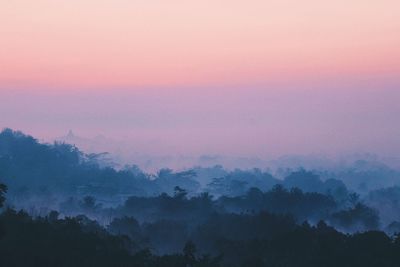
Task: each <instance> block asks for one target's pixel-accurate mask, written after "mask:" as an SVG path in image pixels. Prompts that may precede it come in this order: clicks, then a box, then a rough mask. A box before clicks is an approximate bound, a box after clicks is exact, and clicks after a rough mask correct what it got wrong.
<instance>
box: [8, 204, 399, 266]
mask: <svg viewBox="0 0 400 267" xmlns="http://www.w3.org/2000/svg"><path fill="white" fill-rule="evenodd" d="M243 216H244V215H243ZM246 216H247V219H244V218H241V215H235V216H231V217H229V220H230V222H224V223H223V222H218V221H211V222H210V225H204V226H203V228H202V231H203V232H202V235H203V238H205V239H208V242H210V243H213V245H214V246H213V247H214V248H213V250H214V251H213V253H212V256H202V255H201V254H202V253H201V252H199V251H198V249H197V245H198V244H196V242H191V241H188V242H187V243H186V245H185V246H184V248H182V252H181V253H177V254H169V255H155V254H153V253H152V252H151V251H150V250H149V249H144V250H143V249H140V250H137V246H135V240H131V239H129V238H128V237H126V236H120V235H117V236H112V235H110V234H109V233H107V232H106V231H105V230H104V229H103V228H102V227H100V226H98V225H97V226H96V225H92V226H91V225H90V224H86V225H85V224H84V222H83V220H79V219H77V218H65V219H57V218H56V217H55V216H52V217H51V218H50V217H46V218H36V219H33V218H31V217H30V216H29V215H28V214H26V213H25V212H22V211H20V212H16V211H14V210H11V209H8V210H6V211H5V212H3V213H2V214H1V215H0V222H1V223H2V224H3V225H4V229H5V234H4V235H3V237H2V238H1V239H0V266H10V267H12V266H28V267H29V266H41V267H43V266H52V267H53V266H65V267H67V266H68V267H69V266H74V267H75V266H85V267H86V266H112V267H114V266H141V267H167V266H168V267H169V266H171V267H172V266H174V267H188V266H192V267H201V266H202V267H218V266H265V267H275V266H276V267H278V266H287V267H292V266H293V267H301V266H307V267H314V266H315V267H320V266H328V267H329V266H332V267H336V266H349V267H350V266H351V267H354V266H363V267H369V266H371V267H372V266H374V267H375V266H376V267H386V266H387V267H392V266H393V267H395V266H400V239H399V238H398V237H395V238H393V239H392V238H389V237H388V236H387V235H385V234H384V233H383V232H378V231H370V232H364V233H358V234H354V235H345V234H342V233H340V232H337V231H336V230H335V229H334V228H332V227H329V226H327V225H326V224H325V223H324V222H322V221H321V222H319V223H318V224H317V225H316V226H310V225H309V224H308V223H304V224H302V225H294V224H293V223H291V222H290V219H289V218H287V217H283V216H275V215H273V214H264V215H261V217H260V216H258V217H259V218H257V216H256V215H255V216H256V217H255V218H254V219H251V218H248V215H246ZM260 218H261V219H260ZM222 219H223V218H219V219H218V220H222ZM226 219H228V218H226ZM232 220H233V221H232ZM262 221H264V223H262V224H259V222H262ZM268 221H271V222H273V223H266V222H268ZM280 222H281V223H280ZM284 222H286V223H284ZM233 225H236V226H233ZM221 226H223V227H228V226H229V227H239V228H240V227H242V229H239V228H237V230H238V231H242V233H241V236H240V237H239V238H234V237H232V236H231V237H230V238H226V237H227V236H226V235H225V236H224V235H223V234H219V235H218V234H217V232H218V229H219V231H225V232H226V231H231V230H232V231H233V230H234V228H232V229H231V230H230V229H226V230H224V229H221V228H219V227H221ZM246 227H247V228H248V229H246ZM249 227H252V228H254V227H257V228H258V229H256V230H252V229H249ZM264 228H265V229H264ZM267 228H270V229H267ZM276 229H280V230H279V231H277V230H276ZM216 231H217V232H216ZM255 231H260V232H261V231H263V232H265V233H266V234H265V235H264V236H262V235H261V236H254V235H253V236H251V235H249V236H247V237H246V234H245V233H246V232H247V233H251V232H255ZM268 231H270V232H271V234H267V232H268Z"/></svg>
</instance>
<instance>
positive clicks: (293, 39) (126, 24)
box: [0, 0, 400, 155]
mask: <svg viewBox="0 0 400 267" xmlns="http://www.w3.org/2000/svg"><path fill="white" fill-rule="evenodd" d="M399 85H400V1H398V0H352V1H349V0H346V1H345V0H337V1H321V0H303V1H298V0H291V1H289V0H279V1H278V0H271V1H267V0H263V1H261V0H260V1H258V0H249V1H238V0H231V1H227V0H220V1H215V0H214V1H208V0H204V1H181V0H180V1H178V0H169V1H161V0H159V1H156V0H96V1H94V0H79V1H78V0H36V1H30V0H29V1H28V0H13V1H5V0H0V112H1V116H0V127H13V128H16V129H21V130H24V131H26V132H30V133H33V134H37V135H39V136H43V137H51V136H57V135H61V134H63V133H64V132H66V131H67V130H69V129H73V130H75V132H77V133H82V134H84V135H87V136H90V135H96V134H97V133H102V134H107V135H109V136H112V137H115V138H119V137H122V136H130V137H131V138H133V139H134V138H139V137H140V138H141V140H142V141H143V140H146V141H148V142H149V143H151V142H153V141H154V140H157V142H153V143H157V144H158V145H159V146H161V145H163V147H164V150H165V151H168V150H169V149H170V151H172V152H182V153H185V152H195V153H204V152H207V151H210V152H211V153H228V154H229V153H231V154H246V155H265V154H268V153H272V154H274V155H277V154H284V153H296V152H298V153H303V152H304V153H309V152H320V151H328V152H329V151H333V152H338V151H344V150H354V151H355V150H364V151H370V152H379V153H387V154H391V155H395V154H396V153H397V151H398V149H400V144H399V138H400V137H399V136H400V126H398V122H397V121H398V118H396V117H397V116H398V114H400V109H399V107H398V106H399V105H398V102H399V101H400V93H399V91H400V89H399ZM153 150H156V149H153Z"/></svg>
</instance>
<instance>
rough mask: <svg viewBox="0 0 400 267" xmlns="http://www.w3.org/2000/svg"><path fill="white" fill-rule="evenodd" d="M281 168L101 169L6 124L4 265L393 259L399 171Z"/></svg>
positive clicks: (1, 206)
mask: <svg viewBox="0 0 400 267" xmlns="http://www.w3.org/2000/svg"><path fill="white" fill-rule="evenodd" d="M282 173H284V175H283V178H279V179H278V178H277V177H278V176H279V175H274V174H272V173H271V172H269V171H263V170H260V169H252V170H239V169H236V170H232V171H228V170H225V169H224V168H223V167H222V166H214V167H210V168H203V167H194V168H192V169H188V170H184V171H173V170H170V169H162V170H160V171H159V172H158V173H157V174H147V173H144V172H143V171H141V170H140V169H139V168H138V167H136V166H134V165H132V166H125V167H124V168H121V169H116V168H112V167H102V164H101V155H95V154H90V155H87V154H84V153H82V152H81V151H79V150H78V149H77V148H76V147H74V146H72V145H69V144H62V143H55V144H41V143H39V142H38V141H37V140H35V139H34V138H33V137H30V136H27V135H24V134H23V133H20V132H14V131H12V130H10V129H6V130H4V131H2V132H1V133H0V212H1V214H0V259H1V261H0V266H149V267H150V266H185V267H186V266H289V267H290V266H400V256H399V255H400V253H399V252H400V246H399V245H400V239H399V238H398V236H397V234H396V233H398V232H400V222H399V221H400V217H399V215H398V214H400V205H399V203H400V182H399V181H400V178H399V177H400V176H399V174H398V173H397V172H396V171H395V170H391V169H389V168H387V167H385V166H382V165H368V164H367V163H365V162H358V163H357V166H356V167H355V168H354V169H350V170H349V169H342V170H341V171H338V172H335V173H332V172H326V171H323V170H314V171H307V170H304V169H299V170H282V171H281V174H282ZM339 174H342V175H343V177H345V178H343V179H342V176H340V175H339ZM379 174H382V176H383V181H380V180H379ZM363 175H365V177H366V178H365V180H363V179H362V177H363ZM372 175H375V177H376V178H375V179H376V180H374V179H372ZM3 184H6V185H7V187H6V186H5V185H3ZM382 184H384V185H386V186H381V185H382ZM7 190H8V192H7V193H6V191H7ZM383 231H385V232H386V233H385V232H383ZM21 255H24V257H21Z"/></svg>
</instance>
